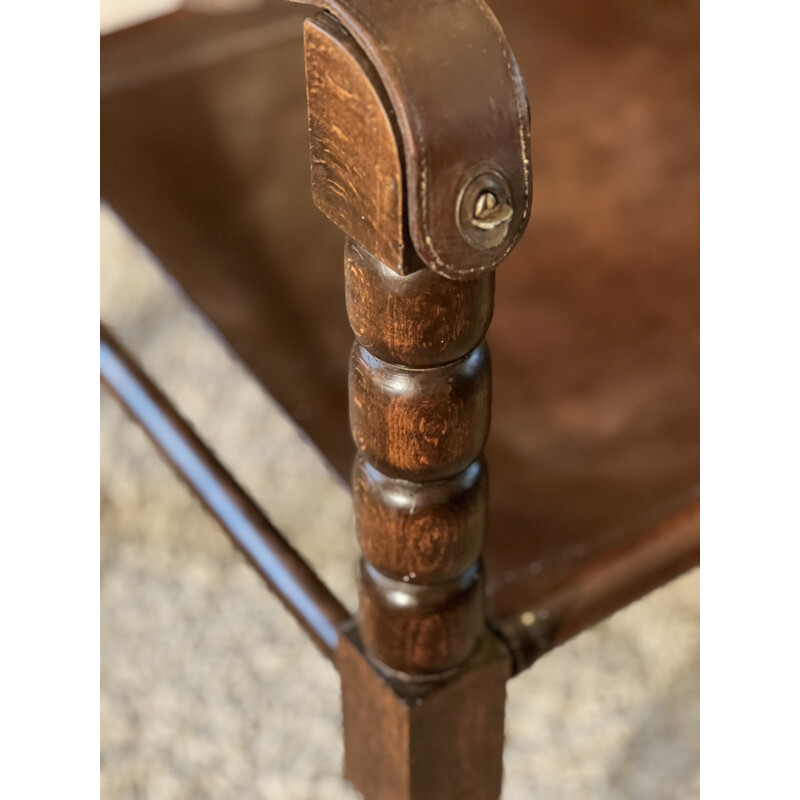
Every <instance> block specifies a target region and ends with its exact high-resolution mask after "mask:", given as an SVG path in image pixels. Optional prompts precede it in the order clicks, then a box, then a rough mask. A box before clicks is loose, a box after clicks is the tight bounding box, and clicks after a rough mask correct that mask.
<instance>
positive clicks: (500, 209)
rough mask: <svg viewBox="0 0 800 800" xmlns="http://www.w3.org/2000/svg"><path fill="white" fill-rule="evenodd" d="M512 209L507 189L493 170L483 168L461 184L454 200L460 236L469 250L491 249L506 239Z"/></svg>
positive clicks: (507, 185) (500, 176) (504, 180)
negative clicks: (470, 248) (475, 248)
mask: <svg viewBox="0 0 800 800" xmlns="http://www.w3.org/2000/svg"><path fill="white" fill-rule="evenodd" d="M513 217H514V208H513V206H512V203H511V187H510V186H509V183H508V181H507V180H506V179H505V177H503V175H501V174H500V173H499V172H498V171H497V170H494V169H487V170H485V171H482V172H480V173H478V174H477V175H475V174H474V173H473V176H472V177H471V178H468V179H467V180H466V181H465V184H464V186H463V188H462V189H461V193H460V195H459V199H458V211H457V220H458V228H459V230H460V231H461V235H462V236H463V237H464V239H465V240H466V241H467V242H469V243H470V244H471V245H472V246H473V247H477V248H478V249H480V250H491V249H492V248H495V247H498V246H499V245H502V244H503V242H504V241H505V239H506V237H507V236H508V233H509V230H510V227H511V221H512V219H513Z"/></svg>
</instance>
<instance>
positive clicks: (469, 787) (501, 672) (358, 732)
mask: <svg viewBox="0 0 800 800" xmlns="http://www.w3.org/2000/svg"><path fill="white" fill-rule="evenodd" d="M339 665H340V671H341V675H342V714H343V722H344V737H345V748H344V752H345V763H344V770H345V776H346V777H347V778H348V779H349V780H350V781H351V782H352V783H353V785H354V786H356V787H357V788H358V789H359V791H360V792H361V793H362V794H363V795H364V797H365V798H377V799H378V800H486V798H497V797H498V796H499V794H500V784H501V779H502V764H503V718H504V711H505V684H506V680H507V679H508V677H509V673H510V664H509V660H508V653H507V651H506V649H505V647H504V646H503V645H501V644H500V643H499V642H498V641H497V640H496V639H495V638H494V636H492V635H491V634H490V633H488V632H487V633H485V634H484V635H483V636H482V637H481V640H480V642H479V644H478V647H477V648H476V649H475V650H474V651H473V653H472V655H471V657H470V659H469V660H468V661H467V663H466V664H465V665H464V668H463V669H460V670H455V671H453V672H452V673H451V674H450V675H447V676H444V677H442V678H438V679H435V680H424V681H411V682H409V681H404V680H398V679H396V678H393V677H392V676H391V675H387V674H386V673H385V672H383V671H381V670H379V669H377V668H376V667H375V665H374V664H373V663H372V662H371V661H370V659H368V658H366V657H365V655H364V651H363V647H362V645H361V642H360V641H359V638H358V635H357V633H355V632H354V631H349V632H345V633H344V634H343V636H342V645H341V649H340V658H339Z"/></svg>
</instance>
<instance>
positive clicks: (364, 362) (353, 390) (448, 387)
mask: <svg viewBox="0 0 800 800" xmlns="http://www.w3.org/2000/svg"><path fill="white" fill-rule="evenodd" d="M490 403H491V373H490V368H489V350H488V348H487V347H486V345H485V344H481V345H479V346H478V347H476V348H475V349H474V350H473V351H472V352H471V353H469V354H468V355H467V356H465V357H464V358H462V359H460V360H458V361H453V362H451V363H450V364H444V365H442V366H440V367H431V368H428V369H417V370H410V369H406V368H404V367H401V366H398V365H395V364H389V363H387V362H385V361H381V360H380V359H379V358H376V357H375V356H373V355H372V354H371V353H369V352H368V351H367V350H365V349H364V348H363V347H361V346H360V345H359V344H357V343H356V344H355V345H354V347H353V351H352V354H351V358H350V426H351V429H352V433H353V440H354V441H355V443H356V447H358V449H359V450H360V451H361V452H362V453H363V454H364V456H365V457H366V458H367V460H368V461H370V462H371V463H372V464H374V465H375V466H376V467H377V468H378V469H380V470H381V471H382V472H385V473H386V474H387V475H392V476H395V477H400V478H407V479H409V480H418V481H429V480H437V479H440V478H446V477H448V476H449V475H455V474H456V473H457V472H461V471H462V470H465V469H466V468H467V467H468V466H469V465H470V464H471V463H472V462H473V461H474V460H475V459H476V458H478V456H479V455H480V453H481V450H482V449H483V445H484V442H485V441H486V436H487V435H488V433H489V411H490Z"/></svg>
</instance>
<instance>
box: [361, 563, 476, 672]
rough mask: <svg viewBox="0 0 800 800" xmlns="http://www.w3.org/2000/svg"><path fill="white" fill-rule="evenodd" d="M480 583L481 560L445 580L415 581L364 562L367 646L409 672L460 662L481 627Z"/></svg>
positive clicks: (364, 634) (441, 668)
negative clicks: (416, 583)
mask: <svg viewBox="0 0 800 800" xmlns="http://www.w3.org/2000/svg"><path fill="white" fill-rule="evenodd" d="M482 584H483V580H482V573H481V569H480V564H475V565H474V566H473V567H472V568H471V569H470V570H468V571H467V572H466V573H464V574H463V575H461V576H459V577H458V578H456V579H455V580H452V581H447V582H446V583H436V584H427V585H414V584H411V583H405V582H403V581H396V580H393V579H392V578H387V577H386V576H385V575H382V574H381V573H380V572H378V570H376V569H375V568H374V567H372V566H370V564H368V563H367V562H365V561H362V562H361V575H360V581H359V607H358V627H359V631H360V633H361V638H362V640H363V642H364V646H365V648H366V651H367V652H368V653H369V654H370V655H372V656H374V657H375V658H376V659H378V661H380V662H382V663H383V664H386V665H389V666H391V668H392V669H394V670H397V671H398V672H406V673H409V674H434V673H437V672H445V671H446V670H448V669H451V668H452V667H455V666H458V665H459V664H461V663H462V662H463V661H465V660H466V659H467V658H468V657H469V656H470V654H471V653H472V651H473V650H474V649H475V646H476V644H477V642H478V638H479V637H480V634H481V632H482V630H483V625H484V614H483V588H482Z"/></svg>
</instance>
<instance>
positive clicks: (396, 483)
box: [352, 456, 487, 583]
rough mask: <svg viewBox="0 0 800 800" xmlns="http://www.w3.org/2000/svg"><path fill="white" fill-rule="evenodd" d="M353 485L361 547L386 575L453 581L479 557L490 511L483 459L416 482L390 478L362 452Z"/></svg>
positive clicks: (427, 581)
mask: <svg viewBox="0 0 800 800" xmlns="http://www.w3.org/2000/svg"><path fill="white" fill-rule="evenodd" d="M352 484H353V502H354V503H355V505H356V509H357V513H356V535H357V536H358V542H359V545H360V546H361V551H362V552H363V553H364V557H365V558H366V559H367V560H368V561H369V562H370V563H371V564H372V565H373V566H374V567H376V569H378V570H380V571H381V572H382V573H383V574H384V575H387V576H388V577H391V578H395V579H396V580H403V578H405V579H406V580H411V581H414V582H415V583H435V582H437V581H448V580H452V579H453V578H456V577H457V576H458V575H460V574H461V573H463V572H464V571H465V570H467V569H469V567H471V566H472V565H473V564H474V563H475V561H477V559H478V557H479V556H480V552H481V546H482V545H483V533H484V530H485V528H486V514H487V502H486V501H487V479H486V465H485V464H484V463H483V461H474V462H473V463H472V464H470V465H469V467H467V469H465V470H464V471H463V472H459V473H457V474H456V475H453V476H451V477H449V478H445V479H443V480H439V481H429V482H426V483H415V482H413V481H407V480H402V479H400V478H390V477H389V476H388V475H384V474H383V473H382V472H380V470H378V469H376V468H375V467H373V466H372V465H371V464H370V463H369V462H368V461H367V460H366V459H364V458H363V457H362V456H359V457H358V458H357V459H356V462H355V465H354V469H353V480H352Z"/></svg>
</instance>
